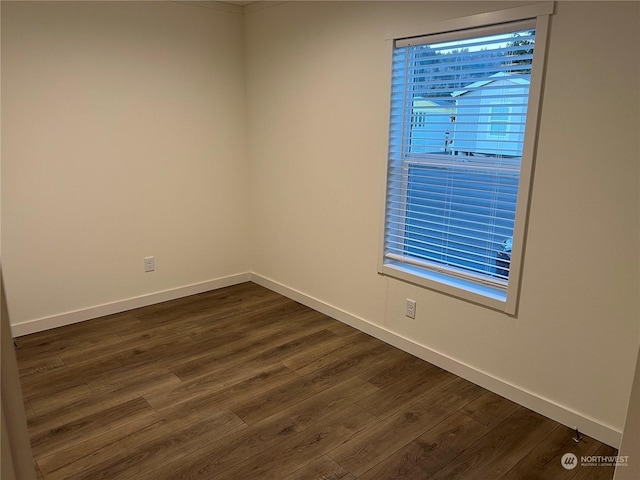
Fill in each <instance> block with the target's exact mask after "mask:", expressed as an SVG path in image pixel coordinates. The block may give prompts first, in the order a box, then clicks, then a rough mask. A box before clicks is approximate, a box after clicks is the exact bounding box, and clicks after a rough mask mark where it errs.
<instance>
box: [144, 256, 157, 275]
mask: <svg viewBox="0 0 640 480" xmlns="http://www.w3.org/2000/svg"><path fill="white" fill-rule="evenodd" d="M155 269H156V260H155V258H154V257H144V271H145V272H153V271H154V270H155Z"/></svg>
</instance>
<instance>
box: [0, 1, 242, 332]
mask: <svg viewBox="0 0 640 480" xmlns="http://www.w3.org/2000/svg"><path fill="white" fill-rule="evenodd" d="M242 21H243V19H242V13H241V11H240V13H232V12H227V11H221V10H217V9H212V8H203V7H197V6H192V5H185V4H180V3H176V2H4V1H3V2H2V140H3V142H2V196H3V198H2V224H3V225H2V233H3V237H2V253H3V255H4V258H3V261H4V271H5V281H6V286H7V295H8V301H9V308H10V315H11V320H12V324H14V325H16V324H22V323H23V322H29V321H34V320H36V321H37V320H38V319H43V318H50V317H52V316H54V317H55V316H56V315H64V314H66V313H67V312H73V311H76V310H83V309H86V308H90V307H95V306H97V305H103V304H112V303H114V302H115V303H116V304H117V303H118V302H121V301H122V300H125V299H130V298H137V297H140V296H144V295H148V294H153V293H156V292H160V291H165V290H170V289H175V288H179V287H183V286H185V285H191V284H198V283H200V282H209V281H211V280H218V279H224V278H226V277H229V276H231V275H236V274H239V273H244V272H248V271H249V260H248V199H249V196H248V184H247V177H248V173H247V157H246V138H245V102H244V71H243V60H242V53H243V46H242V41H243V38H242V32H243V30H242ZM148 255H153V256H155V260H156V271H155V272H153V273H144V269H143V257H145V256H148Z"/></svg>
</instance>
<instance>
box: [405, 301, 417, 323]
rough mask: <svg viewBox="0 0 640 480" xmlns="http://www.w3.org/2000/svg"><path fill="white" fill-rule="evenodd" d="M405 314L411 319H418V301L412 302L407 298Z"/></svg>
mask: <svg viewBox="0 0 640 480" xmlns="http://www.w3.org/2000/svg"><path fill="white" fill-rule="evenodd" d="M404 314H405V315H406V316H407V317H409V318H414V319H415V318H416V301H415V300H411V299H410V298H407V300H406V303H405V313H404Z"/></svg>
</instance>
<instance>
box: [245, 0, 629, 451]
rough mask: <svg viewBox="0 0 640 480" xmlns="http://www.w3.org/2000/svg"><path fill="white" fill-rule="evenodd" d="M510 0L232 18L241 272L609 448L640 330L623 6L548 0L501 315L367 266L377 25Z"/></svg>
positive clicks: (303, 8)
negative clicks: (529, 164)
mask: <svg viewBox="0 0 640 480" xmlns="http://www.w3.org/2000/svg"><path fill="white" fill-rule="evenodd" d="M529 3H531V2H529ZM512 5H515V4H513V3H505V2H495V3H490V2H442V3H439V2H406V3H404V2H291V3H286V4H281V5H277V6H273V7H271V8H264V9H256V10H255V11H251V12H249V13H248V14H247V15H246V19H245V39H246V47H245V48H246V66H247V99H248V106H249V110H248V111H249V147H250V162H251V164H250V174H251V195H252V202H251V208H252V210H251V213H252V217H251V225H252V238H253V239H254V241H253V243H252V247H253V256H252V259H253V260H252V269H253V271H254V272H255V273H256V275H257V277H258V278H264V279H267V282H265V283H270V284H272V285H279V286H280V287H282V290H283V291H290V292H293V291H297V292H298V293H299V296H300V297H301V298H303V299H304V298H306V299H311V302H310V303H313V302H315V301H316V300H317V301H318V302H317V303H318V304H321V305H326V306H327V309H328V310H331V309H333V310H334V311H336V312H340V315H342V316H344V317H345V318H352V319H355V320H356V322H355V323H358V322H360V324H361V325H367V324H371V328H369V330H370V331H373V332H378V333H380V332H383V333H384V332H387V333H388V334H389V335H387V336H389V337H392V338H396V339H400V340H402V341H404V340H408V342H406V343H408V344H412V345H415V346H416V348H415V349H414V350H416V351H418V352H422V353H425V352H426V353H427V354H426V355H425V356H427V357H428V356H429V355H428V353H429V352H431V353H434V354H437V355H436V356H439V358H441V359H450V360H451V361H452V362H451V363H452V364H454V365H457V366H458V370H459V371H469V370H471V371H475V372H478V373H479V376H480V377H483V376H484V379H485V384H491V382H492V381H493V380H495V382H494V383H495V384H497V385H498V386H499V390H500V389H502V390H501V391H503V392H506V391H509V388H510V387H515V390H516V391H517V392H519V393H518V395H519V396H520V397H521V398H522V399H525V400H527V399H528V400H527V401H528V405H529V406H534V407H535V406H539V408H538V410H539V411H543V412H545V413H546V410H548V411H549V412H551V413H553V412H556V413H558V412H560V413H559V414H558V415H556V418H558V419H560V420H562V419H563V418H564V421H565V422H566V423H569V422H571V421H573V420H574V419H576V418H580V419H583V420H584V422H583V423H584V425H583V423H577V422H576V425H577V426H579V427H580V428H581V430H583V431H586V432H587V433H590V434H592V435H596V436H599V437H600V438H601V439H604V440H605V441H609V443H612V444H615V443H617V442H618V441H619V432H620V431H621V430H622V426H623V424H624V418H625V411H626V405H627V401H628V398H629V392H630V388H631V379H632V376H633V368H634V365H635V352H636V351H637V347H638V342H639V336H640V328H639V322H638V319H639V304H638V290H639V288H638V287H639V284H638V278H639V275H638V272H639V270H638V239H639V229H638V218H639V208H638V206H639V202H638V180H639V170H638V163H639V162H638V158H639V155H638V140H637V134H638V131H640V122H639V105H640V102H639V97H638V88H637V87H638V83H639V72H638V59H639V58H640V56H639V50H638V48H639V44H640V42H639V41H638V40H639V38H638V14H639V10H638V7H639V6H638V4H637V3H635V2H628V3H613V2H557V4H556V14H555V15H554V16H553V19H552V25H551V33H550V44H549V55H548V65H547V78H546V88H545V94H544V102H543V108H542V119H541V129H540V137H539V144H538V145H539V147H538V155H537V167H536V172H535V179H534V186H533V199H532V206H531V214H530V222H529V237H528V244H527V249H526V255H525V264H524V273H523V282H522V294H521V301H520V308H519V313H518V315H517V317H516V318H512V317H509V316H506V315H503V314H501V313H497V312H495V311H492V310H489V309H486V308H483V307H480V306H476V305H473V304H470V303H465V302H464V301H461V300H458V299H455V298H450V297H447V296H444V295H441V294H438V293H435V292H432V291H429V290H426V289H422V288H419V287H416V286H413V285H410V284H406V283H402V282H400V281H397V280H394V279H391V278H384V277H381V276H379V275H378V274H377V273H376V265H377V259H378V255H379V254H380V252H381V250H380V249H379V241H380V223H381V204H382V201H383V198H382V197H383V188H382V186H383V183H384V170H385V161H386V148H387V145H386V139H387V128H388V123H387V121H388V108H389V106H388V103H389V80H390V78H389V77H390V74H389V72H390V57H391V55H390V48H391V45H390V42H389V41H387V39H388V38H389V37H390V32H398V31H401V30H402V29H403V28H409V27H413V26H415V25H416V24H420V23H424V24H426V23H428V22H433V21H438V20H443V19H447V18H454V17H458V16H462V15H470V14H476V13H481V12H484V11H491V10H499V9H503V8H507V7H509V6H512ZM411 30H413V29H411ZM407 297H410V298H413V299H415V300H417V302H418V304H417V305H418V306H417V318H416V320H413V321H412V320H409V319H407V318H405V317H404V301H405V298H407ZM383 336H384V335H383ZM443 363H446V362H443ZM465 369H466V370H465ZM485 374H486V375H485ZM468 376H469V377H473V376H474V375H468ZM487 379H488V380H487ZM507 387H509V388H507ZM518 395H515V396H516V397H518ZM550 407H553V408H550ZM556 407H557V408H556ZM573 414H576V415H573ZM563 416H564V417H563Z"/></svg>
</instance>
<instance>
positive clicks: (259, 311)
mask: <svg viewBox="0 0 640 480" xmlns="http://www.w3.org/2000/svg"><path fill="white" fill-rule="evenodd" d="M18 343H19V345H20V348H19V349H17V350H16V354H17V357H18V364H19V369H20V374H21V379H22V385H23V393H24V396H25V399H24V400H25V408H26V411H27V417H28V424H29V434H30V437H31V444H32V447H33V453H34V456H35V461H36V467H37V473H38V475H39V478H41V479H45V480H61V479H73V480H76V479H78V480H79V479H87V480H89V479H90V480H96V479H110V480H113V479H126V480H131V479H136V480H162V479H212V480H213V479H220V480H221V479H233V480H250V479H260V480H269V479H273V480H313V479H325V480H327V479H334V480H338V479H343V480H355V479H359V480H374V479H375V480H401V479H402V480H409V479H413V480H418V479H420V480H424V479H453V480H472V479H482V480H515V479H528V480H533V479H540V480H542V479H550V480H555V479H561V480H563V479H566V480H570V479H574V480H578V479H581V478H590V479H602V480H604V479H607V480H609V479H611V478H613V468H612V467H593V466H581V465H578V466H577V467H576V468H575V469H573V470H567V469H565V468H563V467H562V465H561V463H560V458H561V457H562V455H563V454H565V453H569V452H571V453H574V454H575V455H577V457H578V459H580V456H582V455H615V454H617V452H616V450H615V449H613V448H611V447H608V446H606V445H603V444H601V443H600V442H597V441H595V440H594V439H591V438H589V437H584V439H583V440H582V441H581V442H580V443H575V442H574V441H573V440H572V432H571V431H570V430H569V429H568V428H566V427H564V426H562V425H560V424H558V423H556V422H553V421H552V420H549V419H548V418H545V417H543V416H541V415H538V414H537V413H534V412H532V411H530V410H527V409H526V408H524V407H521V406H519V405H516V404H515V403H513V402H510V401H509V400H506V399H504V398H502V397H500V396H498V395H495V394H493V393H491V392H489V391H487V390H484V389H483V388H480V387H478V386H477V385H474V384H472V383H470V382H468V381H466V380H463V379H462V378H459V377H456V376H455V375H452V374H450V373H448V372H446V371H444V370H442V369H440V368H438V367H435V366H434V365H430V364H428V363H426V362H424V361H422V360H420V359H418V358H415V357H413V356H411V355H409V354H407V353H405V352H402V351H400V350H398V349H396V348H394V347H391V346H389V345H387V344H385V343H383V342H381V341H379V340H377V339H375V338H373V337H370V336H368V335H366V334H364V333H362V332H359V331H357V330H355V329H353V328H351V327H349V326H346V325H344V324H341V323H340V322H337V321H335V320H333V319H330V318H328V317H326V316H324V315H322V314H320V313H318V312H315V311H313V310H311V309H309V308H307V307H305V306H303V305H300V304H298V303H296V302H293V301H291V300H289V299H287V298H285V297H282V296H280V295H278V294H276V293H274V292H271V291H269V290H267V289H264V288H262V287H260V286H257V285H255V284H253V283H244V284H241V285H236V286H233V287H229V288H224V289H220V290H216V291H212V292H207V293H203V294H200V295H194V296H191V297H187V298H182V299H179V300H175V301H171V302H166V303H162V304H158V305H153V306H150V307H145V308H140V309H137V310H132V311H129V312H126V313H122V314H117V315H111V316H108V317H104V318H100V319H95V320H90V321H87V322H83V323H78V324H74V325H70V326H66V327H62V328H58V329H54V330H49V331H45V332H40V333H37V334H33V335H29V336H25V337H21V338H19V339H18Z"/></svg>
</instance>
